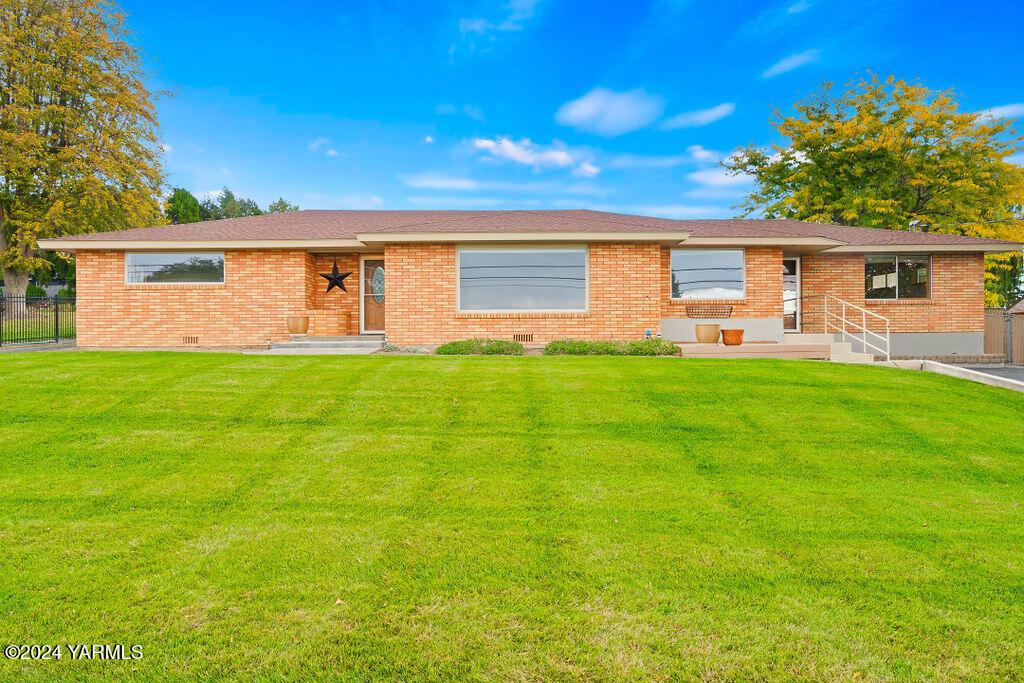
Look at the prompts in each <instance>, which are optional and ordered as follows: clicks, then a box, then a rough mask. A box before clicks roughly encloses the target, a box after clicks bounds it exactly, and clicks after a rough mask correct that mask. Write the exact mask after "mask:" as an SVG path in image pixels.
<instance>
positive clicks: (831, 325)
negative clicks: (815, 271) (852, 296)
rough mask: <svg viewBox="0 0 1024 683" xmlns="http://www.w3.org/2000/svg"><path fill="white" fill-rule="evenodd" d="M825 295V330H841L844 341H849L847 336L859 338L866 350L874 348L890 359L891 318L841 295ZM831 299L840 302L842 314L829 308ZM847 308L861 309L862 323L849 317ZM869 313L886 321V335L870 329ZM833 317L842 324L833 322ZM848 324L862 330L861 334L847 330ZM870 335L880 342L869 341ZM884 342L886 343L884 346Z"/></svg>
mask: <svg viewBox="0 0 1024 683" xmlns="http://www.w3.org/2000/svg"><path fill="white" fill-rule="evenodd" d="M824 297H825V332H828V331H829V329H833V330H835V331H836V332H840V333H842V335H843V341H848V340H847V337H850V338H851V339H857V340H859V341H860V343H861V344H863V345H864V349H865V351H866V350H867V349H868V348H872V349H874V350H875V351H878V352H879V353H884V354H885V359H886V360H890V357H889V349H890V339H889V319H888V318H886V317H884V316H881V315H878V314H877V313H875V312H874V311H869V310H868V309H866V308H863V307H861V306H858V305H856V304H851V303H850V302H848V301H843V300H842V299H840V298H839V297H837V296H832V295H831V294H825V295H824ZM829 299H831V300H832V301H834V302H835V303H838V304H840V305H841V306H842V313H841V314H837V313H835V312H834V311H830V310H828V302H829ZM847 308H851V309H853V310H854V311H860V325H858V324H857V323H856V322H854V321H853V320H850V319H849V317H847V315H846V309H847ZM869 315H870V316H872V317H873V318H877V319H878V320H881V321H882V322H883V323H885V334H884V335H882V334H879V333H878V332H873V331H871V330H869V329H868V316H869ZM832 318H835V319H836V320H838V321H839V322H841V323H842V325H841V326H840V325H838V324H836V323H835V322H833V321H832ZM847 325H849V326H850V327H853V328H855V329H856V330H860V332H859V335H860V336H857V335H858V332H856V331H854V332H850V331H847V329H846V327H847ZM868 335H871V336H872V337H874V338H875V339H876V340H877V341H878V343H877V344H876V343H872V342H869V341H868ZM882 344H884V346H883V345H882Z"/></svg>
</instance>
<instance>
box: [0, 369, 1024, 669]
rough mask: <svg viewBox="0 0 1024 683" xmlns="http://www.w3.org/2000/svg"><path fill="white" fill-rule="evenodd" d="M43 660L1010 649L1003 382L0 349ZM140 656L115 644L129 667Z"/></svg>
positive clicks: (9, 490)
mask: <svg viewBox="0 0 1024 683" xmlns="http://www.w3.org/2000/svg"><path fill="white" fill-rule="evenodd" d="M0 382H2V384H3V385H4V386H5V387H17V390H16V391H14V392H12V393H11V397H12V400H8V401H6V402H5V403H4V404H3V405H2V406H0V542H2V543H3V545H4V548H5V549H8V550H9V552H7V553H5V554H4V556H3V557H0V609H2V610H3V614H4V616H5V619H4V624H5V627H4V632H5V637H6V638H7V639H8V640H9V641H10V642H49V641H51V640H52V639H53V638H54V637H56V638H58V639H59V640H62V641H65V642H67V641H70V642H87V643H93V642H122V643H127V644H134V643H139V644H142V645H143V648H144V650H145V652H146V657H145V658H144V659H143V660H141V661H139V662H133V663H130V664H126V663H120V662H92V663H89V664H88V668H86V667H85V666H83V664H84V663H82V662H69V661H67V660H65V661H62V662H49V663H40V662H7V661H3V662H0V675H2V676H4V677H19V678H27V679H30V680H31V679H35V680H42V679H46V680H50V679H53V678H57V679H61V678H65V679H76V680H77V679H80V678H83V677H85V678H91V677H95V678H103V679H108V678H114V679H117V678H138V677H143V678H152V677H154V676H159V675H161V673H164V672H167V671H171V670H173V671H177V672H180V673H181V675H184V676H194V677H222V676H224V677H226V676H232V677H234V676H242V677H254V678H271V677H280V678H284V679H288V680H305V679H315V678H324V677H329V676H340V677H348V678H353V679H367V678H393V677H411V678H446V679H447V678H480V677H485V678H498V679H505V678H550V677H554V678H581V677H583V678H600V679H607V678H612V679H616V678H621V679H634V678H642V677H654V676H658V677H730V678H735V677H803V678H837V677H853V676H855V675H857V676H859V677H866V678H910V677H921V676H931V677H965V678H988V677H1011V678H1013V677H1020V676H1021V675H1022V674H1024V668H1022V667H1024V665H1022V661H1024V650H1022V646H1021V643H1022V642H1024V608H1022V604H1024V600H1022V598H1024V531H1022V530H1024V506H1022V503H1024V500H1022V498H1024V493H1022V492H1024V446H1022V444H1024V441H1022V438H1021V437H1022V436H1024V426H1022V422H1021V420H1020V416H1021V415H1022V414H1024V400H1022V397H1021V396H1019V395H1018V394H1014V393H1012V392H1008V391H1005V390H999V389H995V388H991V387H985V386H981V385H976V384H972V383H967V382H961V381H957V380H953V379H951V378H946V377H941V376H937V375H928V374H922V373H914V372H904V371H895V370H889V369H882V368H865V367H853V366H839V365H831V364H824V363H815V362H799V361H771V360H760V361H742V360H739V361H698V360H692V361H691V360H684V359H678V358H649V359H648V358H571V357H564V358H545V357H539V358H538V357H524V358H454V357H453V358H433V357H374V356H369V357H253V356H241V355H231V354H199V353H196V354H186V353H179V354H173V353H85V352H74V353H62V354H25V355H8V356H5V357H3V359H2V361H0ZM132 667H135V668H134V670H133V668H132Z"/></svg>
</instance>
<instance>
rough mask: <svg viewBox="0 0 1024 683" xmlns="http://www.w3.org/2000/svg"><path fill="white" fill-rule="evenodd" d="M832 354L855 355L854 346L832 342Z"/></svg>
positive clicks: (847, 343) (848, 343)
mask: <svg viewBox="0 0 1024 683" xmlns="http://www.w3.org/2000/svg"><path fill="white" fill-rule="evenodd" d="M829 346H831V347H832V353H853V344H851V343H850V342H832V343H831V344H829Z"/></svg>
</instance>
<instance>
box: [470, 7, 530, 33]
mask: <svg viewBox="0 0 1024 683" xmlns="http://www.w3.org/2000/svg"><path fill="white" fill-rule="evenodd" d="M537 2H538V0H511V2H509V3H508V4H506V5H505V7H504V9H505V14H504V16H502V17H500V18H497V19H495V20H493V21H492V20H490V19H484V18H483V17H473V18H465V19H459V31H460V32H461V33H462V34H463V35H466V34H467V33H476V34H480V35H483V34H486V33H489V32H491V31H519V30H520V29H522V28H523V22H524V21H525V20H527V19H529V18H531V17H532V16H533V13H534V9H535V6H536V4H537Z"/></svg>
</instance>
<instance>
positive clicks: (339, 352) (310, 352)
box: [243, 347, 377, 356]
mask: <svg viewBox="0 0 1024 683" xmlns="http://www.w3.org/2000/svg"><path fill="white" fill-rule="evenodd" d="M376 350H377V349H351V348H349V349H345V348H342V349H338V348H329V347H320V348H312V349H311V348H294V347H292V348H287V347H286V348H280V347H277V348H272V349H269V350H263V351H245V352H243V353H250V354H253V355H256V356H367V355H369V354H371V353H373V352H374V351H376Z"/></svg>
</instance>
